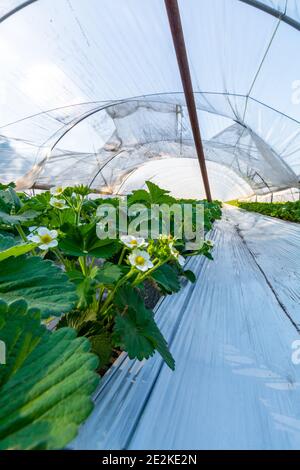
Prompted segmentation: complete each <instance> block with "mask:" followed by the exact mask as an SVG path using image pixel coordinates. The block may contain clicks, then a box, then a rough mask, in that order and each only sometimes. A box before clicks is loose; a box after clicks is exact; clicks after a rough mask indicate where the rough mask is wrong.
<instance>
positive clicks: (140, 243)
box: [121, 235, 148, 249]
mask: <svg viewBox="0 0 300 470" xmlns="http://www.w3.org/2000/svg"><path fill="white" fill-rule="evenodd" d="M121 242H122V243H124V245H126V246H127V247H128V248H131V249H134V248H146V246H148V243H147V242H146V241H145V239H144V238H141V237H134V236H133V235H123V236H122V237H121Z"/></svg>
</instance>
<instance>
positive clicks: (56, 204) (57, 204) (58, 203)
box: [55, 202, 64, 207]
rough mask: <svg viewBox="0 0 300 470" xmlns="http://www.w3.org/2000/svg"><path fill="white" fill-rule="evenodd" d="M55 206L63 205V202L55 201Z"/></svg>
mask: <svg viewBox="0 0 300 470" xmlns="http://www.w3.org/2000/svg"><path fill="white" fill-rule="evenodd" d="M55 207H64V204H63V203H62V202H56V203H55Z"/></svg>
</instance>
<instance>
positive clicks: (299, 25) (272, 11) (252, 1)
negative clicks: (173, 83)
mask: <svg viewBox="0 0 300 470" xmlns="http://www.w3.org/2000/svg"><path fill="white" fill-rule="evenodd" d="M37 1H38V0H27V1H24V2H23V3H21V5H19V6H17V7H16V8H14V9H13V10H11V11H9V12H7V13H6V14H5V15H3V16H2V17H1V18H0V23H2V22H3V21H5V20H7V19H8V18H9V17H10V16H12V15H14V14H15V13H17V12H18V11H20V10H23V8H25V7H27V6H29V5H31V4H32V3H35V2H37ZM238 1H239V2H242V3H246V4H247V5H249V6H251V7H254V8H257V9H258V10H261V11H263V12H265V13H267V14H269V15H271V16H274V17H275V18H279V19H280V20H281V21H283V22H284V23H286V24H288V25H289V26H291V27H292V28H294V29H296V30H297V31H300V22H299V21H297V20H295V19H294V18H292V17H291V16H288V15H286V13H285V12H281V11H279V10H276V8H272V7H270V6H268V5H266V4H265V3H263V2H261V1H259V0H238Z"/></svg>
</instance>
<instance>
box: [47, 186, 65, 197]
mask: <svg viewBox="0 0 300 470" xmlns="http://www.w3.org/2000/svg"><path fill="white" fill-rule="evenodd" d="M64 190H65V188H64V187H63V186H54V187H53V188H51V189H50V193H51V194H53V196H60V195H61V194H62V193H63V192H64Z"/></svg>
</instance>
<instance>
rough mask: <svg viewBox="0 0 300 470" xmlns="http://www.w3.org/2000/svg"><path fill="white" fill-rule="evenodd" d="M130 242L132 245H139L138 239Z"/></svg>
mask: <svg viewBox="0 0 300 470" xmlns="http://www.w3.org/2000/svg"><path fill="white" fill-rule="evenodd" d="M129 243H130V245H137V241H136V240H131V241H130V242H129Z"/></svg>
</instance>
